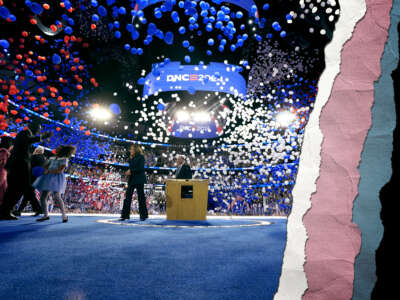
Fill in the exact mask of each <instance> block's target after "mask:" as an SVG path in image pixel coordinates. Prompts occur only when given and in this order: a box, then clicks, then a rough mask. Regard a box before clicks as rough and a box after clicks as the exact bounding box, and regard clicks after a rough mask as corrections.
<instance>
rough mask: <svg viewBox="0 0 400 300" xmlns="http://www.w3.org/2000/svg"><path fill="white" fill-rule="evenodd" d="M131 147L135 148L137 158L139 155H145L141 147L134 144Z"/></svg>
mask: <svg viewBox="0 0 400 300" xmlns="http://www.w3.org/2000/svg"><path fill="white" fill-rule="evenodd" d="M131 147H133V149H135V156H136V155H138V154H141V155H144V151H143V149H142V147H140V145H138V144H133V145H131Z"/></svg>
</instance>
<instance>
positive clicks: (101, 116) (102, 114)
mask: <svg viewBox="0 0 400 300" xmlns="http://www.w3.org/2000/svg"><path fill="white" fill-rule="evenodd" d="M90 115H91V117H92V118H93V119H95V120H108V119H110V118H111V112H110V111H109V110H108V109H106V108H104V107H99V106H98V107H94V108H93V109H92V110H91V111H90Z"/></svg>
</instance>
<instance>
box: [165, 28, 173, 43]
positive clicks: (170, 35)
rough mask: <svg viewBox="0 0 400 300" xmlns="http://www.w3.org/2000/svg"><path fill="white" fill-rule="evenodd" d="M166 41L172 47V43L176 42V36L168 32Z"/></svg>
mask: <svg viewBox="0 0 400 300" xmlns="http://www.w3.org/2000/svg"><path fill="white" fill-rule="evenodd" d="M164 41H165V42H166V43H167V44H168V45H172V43H173V42H174V34H173V33H172V32H171V31H168V32H167V33H166V34H165V37H164Z"/></svg>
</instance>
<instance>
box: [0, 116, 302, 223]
mask: <svg viewBox="0 0 400 300" xmlns="http://www.w3.org/2000/svg"><path fill="white" fill-rule="evenodd" d="M32 124H33V125H30V127H35V126H37V125H34V124H37V123H32ZM30 127H29V128H30ZM29 131H30V134H31V136H30V137H29V138H30V139H31V140H29V142H26V143H27V144H29V145H31V144H33V143H35V142H38V141H40V140H45V139H46V138H49V137H51V134H47V133H45V134H44V135H42V136H41V137H39V136H38V137H36V136H35V135H34V133H35V131H36V132H37V128H34V129H32V130H31V129H29ZM32 131H34V132H32ZM21 132H22V133H24V132H27V131H26V130H25V131H21ZM20 134H21V133H20ZM20 134H19V135H20ZM17 137H18V135H17ZM12 143H13V140H12V139H11V138H10V137H3V138H2V144H4V146H2V149H1V150H0V178H2V181H1V182H3V183H1V182H0V189H2V190H3V193H1V191H0V204H1V202H4V201H3V200H2V198H4V196H6V195H7V192H6V190H7V182H9V181H10V178H11V182H12V181H13V179H12V175H13V171H11V172H10V173H9V174H8V180H6V179H5V178H6V177H7V176H6V175H5V172H6V168H5V165H6V162H7V158H8V156H10V155H11V153H14V156H16V155H22V156H23V161H24V162H25V163H26V165H25V166H18V167H19V168H20V169H22V173H24V172H25V173H26V170H27V165H28V164H27V159H28V158H29V159H34V158H37V157H38V155H37V154H38V153H34V155H33V157H32V158H31V154H30V153H28V152H29V151H30V150H29V149H28V148H29V147H27V146H26V145H24V149H23V154H21V153H17V152H18V151H21V150H18V151H12V152H11V153H10V151H11V149H12ZM127 146H128V147H127ZM39 148H40V151H39V152H40V153H39V154H40V155H42V156H43V152H44V148H43V147H38V148H37V149H36V150H35V152H36V151H37V150H38V149H39ZM3 149H4V150H3ZM68 149H69V150H68V151H67V150H66V149H64V152H65V151H67V153H64V154H61V156H59V153H58V154H57V153H54V152H53V153H50V152H49V151H46V155H47V156H51V155H54V154H56V158H57V157H59V158H60V159H56V161H57V164H56V165H55V162H56V161H54V159H50V160H48V162H52V163H53V169H55V170H56V171H55V172H58V173H57V174H62V175H60V176H61V179H60V180H61V181H60V180H58V181H56V182H54V181H50V182H51V184H53V185H54V184H55V183H56V184H55V185H56V190H54V191H53V190H51V189H50V188H49V185H48V184H47V183H46V184H43V182H42V183H40V182H39V183H38V182H34V181H35V179H36V177H39V178H43V177H44V176H39V175H38V174H37V173H38V172H35V169H36V171H37V167H35V165H38V163H32V166H29V167H30V172H31V174H30V175H29V176H30V178H28V176H27V175H26V174H25V173H24V174H25V177H26V178H25V181H24V185H26V186H29V187H27V188H26V189H25V188H24V189H21V190H23V192H22V194H21V193H19V192H18V193H17V195H14V196H13V199H12V201H10V200H8V201H6V202H5V203H3V204H1V206H0V211H1V217H2V218H6V219H11V218H12V219H14V215H13V214H12V213H11V212H12V211H14V214H15V215H17V216H18V215H20V213H21V212H23V211H24V210H25V211H26V210H28V211H29V210H32V211H34V212H35V214H36V215H39V214H40V213H43V214H44V216H43V217H42V218H41V219H43V218H44V220H47V219H48V218H49V216H48V213H47V211H50V212H52V211H61V212H62V216H63V220H64V221H65V222H66V221H67V217H66V212H78V213H113V214H117V213H119V212H121V210H123V208H124V206H123V202H124V200H126V198H129V197H127V195H131V196H132V197H133V198H132V200H133V201H132V200H131V201H132V205H130V208H131V210H132V211H134V212H139V206H140V205H139V204H138V203H139V202H142V205H141V215H143V219H145V218H146V217H147V211H149V212H150V213H151V214H163V213H165V210H166V207H165V202H166V200H165V198H166V197H165V190H164V189H165V180H166V179H168V178H171V177H176V178H179V176H178V175H177V174H178V173H179V174H183V175H182V176H183V177H181V178H191V177H192V176H193V177H195V178H207V179H209V184H210V187H209V195H208V212H209V214H211V215H281V216H282V215H284V216H287V215H288V214H289V213H290V210H291V206H292V198H291V190H292V188H293V185H294V180H295V175H296V169H295V168H294V169H289V168H288V167H287V166H288V164H287V163H286V164H284V165H281V164H276V165H275V166H271V167H270V168H269V169H268V171H267V172H258V170H257V169H251V171H249V172H248V170H247V169H250V168H254V166H256V164H255V163H254V162H248V163H247V164H243V163H241V162H240V160H237V159H236V158H235V157H233V156H232V155H230V154H229V151H228V150H226V149H224V150H219V149H208V151H205V152H202V153H194V152H191V153H189V154H188V155H185V153H187V149H186V148H185V146H184V145H175V146H170V147H169V148H166V147H165V146H158V147H144V149H145V150H144V151H142V147H139V146H138V145H137V144H128V145H125V146H124V145H121V144H115V145H112V146H110V147H109V148H108V152H109V153H108V154H107V153H104V154H102V155H99V156H98V157H97V159H94V160H93V159H92V160H88V159H85V158H83V157H81V156H80V155H79V154H77V155H75V156H74V157H72V155H73V153H75V150H74V149H75V148H74V147H69V148H68ZM132 149H137V151H139V152H141V154H140V155H141V156H143V159H142V160H143V161H142V162H141V164H142V167H140V168H143V170H142V171H141V173H142V174H141V179H140V184H141V185H143V193H142V191H141V190H140V189H141V188H140V187H139V190H138V192H139V193H138V195H139V194H140V195H141V196H137V197H136V196H135V195H136V194H134V193H133V189H137V188H138V186H136V185H135V187H134V188H133V187H132V186H131V187H130V182H131V180H130V179H131V178H132V176H131V175H132V173H130V172H131V171H130V170H132V172H135V171H134V170H135V169H136V168H137V166H136V168H132V166H131V163H132V160H133V159H134V158H135V155H133V156H132V152H131V153H129V152H128V150H129V151H133V152H134V151H135V150H132ZM59 150H60V149H59ZM59 150H58V151H59ZM213 151H214V152H213ZM216 151H217V153H218V154H219V156H216V155H215V152H216ZM110 153H111V154H110ZM12 157H13V155H11V158H10V161H13V159H14V161H15V158H12ZM172 157H175V158H176V159H174V160H172V159H171V158H172ZM30 163H31V162H30ZM8 164H9V163H8ZM43 165H44V159H43V162H41V163H40V167H43ZM54 165H55V166H54ZM189 165H190V167H189ZM182 166H183V167H182ZM220 166H222V168H220V169H218V167H220ZM127 167H128V171H127ZM186 167H187V168H188V169H187V168H186ZM295 167H296V166H295ZM48 168H49V166H48V165H47V172H48ZM1 172H3V173H1ZM35 173H36V174H35ZM64 173H65V174H66V179H65V180H64V179H63V178H64ZM17 174H18V175H17V176H20V175H21V173H17ZM41 175H43V174H41ZM46 175H47V174H46ZM14 176H15V175H14ZM57 176H58V175H57ZM222 176H223V178H224V180H223V182H221V181H220V178H221V177H222ZM47 177H48V176H47ZM47 180H49V178H47ZM14 181H15V180H14ZM59 181H60V182H59ZM64 181H65V182H64ZM4 182H5V184H4ZM19 182H21V180H20V179H19ZM28 182H30V183H29V184H28ZM14 184H15V183H14ZM43 185H44V187H43ZM35 188H36V193H35ZM129 188H130V189H131V190H130V191H129ZM49 189H50V191H49ZM38 190H39V191H41V193H40V195H39V193H38ZM49 192H54V193H53V195H49V194H51V193H49ZM14 194H15V192H14ZM62 194H63V199H62V198H61V195H62ZM3 195H4V196H3ZM22 196H23V197H22ZM49 196H50V197H49ZM6 197H7V196H6ZM21 197H22V200H21ZM47 198H48V199H49V201H47ZM38 199H40V202H41V205H39V201H38ZM139 199H141V201H139ZM18 201H20V204H19V205H17V203H18ZM48 202H49V204H48V205H47V203H48ZM144 203H145V204H144ZM27 204H30V206H28V207H27ZM144 206H145V207H146V211H145V210H144V208H143V207H144ZM127 210H128V208H125V216H126V218H125V219H127V218H129V213H128V212H127ZM9 213H10V214H9ZM122 216H123V215H122ZM41 219H40V220H41Z"/></svg>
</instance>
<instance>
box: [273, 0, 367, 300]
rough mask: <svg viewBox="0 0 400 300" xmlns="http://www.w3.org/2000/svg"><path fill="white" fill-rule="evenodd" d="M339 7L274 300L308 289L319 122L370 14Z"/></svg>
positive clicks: (349, 4) (354, 5)
mask: <svg viewBox="0 0 400 300" xmlns="http://www.w3.org/2000/svg"><path fill="white" fill-rule="evenodd" d="M339 4H340V16H339V19H338V22H337V23H336V27H335V31H334V34H333V38H332V41H331V42H330V43H329V44H328V45H327V46H326V48H325V69H324V71H323V72H322V74H321V77H320V79H319V82H318V94H317V99H316V101H315V107H314V109H313V111H312V113H311V116H310V119H309V121H308V124H307V125H306V129H305V134H304V141H303V146H302V150H301V155H300V163H299V169H298V173H297V178H296V184H295V186H294V189H293V208H292V211H291V213H290V215H289V217H288V223H287V241H286V247H285V252H284V256H283V264H282V273H281V277H280V280H279V286H278V291H277V292H276V294H275V296H274V300H288V299H290V300H294V299H301V297H302V295H303V294H304V292H305V291H306V289H307V287H308V285H307V278H306V274H305V272H304V263H305V261H306V255H305V246H306V241H307V238H308V237H307V232H306V228H305V225H304V224H303V216H304V215H305V214H306V212H307V211H308V210H309V209H310V207H311V200H310V199H311V195H312V194H313V193H314V192H315V191H316V180H317V178H318V177H319V171H320V163H321V145H322V139H323V135H322V132H321V129H320V127H319V119H320V115H321V111H322V108H323V107H324V106H325V104H326V103H327V102H328V99H329V96H330V94H331V90H332V87H333V83H334V81H335V78H336V76H337V75H338V74H339V72H340V64H341V53H342V49H343V46H344V44H345V43H346V42H347V41H348V40H349V39H350V38H351V37H352V34H353V31H354V29H355V26H356V24H357V23H358V22H359V21H360V20H361V19H362V17H363V16H364V15H365V12H366V2H365V1H364V0H342V1H339Z"/></svg>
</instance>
